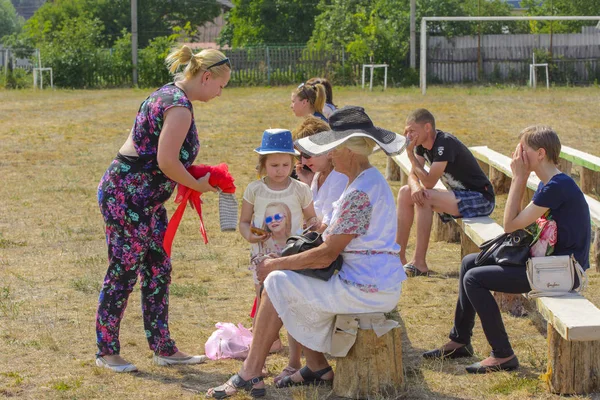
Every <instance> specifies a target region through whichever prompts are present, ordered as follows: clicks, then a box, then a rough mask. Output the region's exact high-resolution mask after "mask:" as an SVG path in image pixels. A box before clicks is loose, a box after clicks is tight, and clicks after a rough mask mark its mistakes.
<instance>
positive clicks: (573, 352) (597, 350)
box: [543, 323, 600, 394]
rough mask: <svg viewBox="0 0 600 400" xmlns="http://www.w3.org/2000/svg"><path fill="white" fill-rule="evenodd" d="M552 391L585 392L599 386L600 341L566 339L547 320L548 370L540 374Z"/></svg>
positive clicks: (594, 389)
mask: <svg viewBox="0 0 600 400" xmlns="http://www.w3.org/2000/svg"><path fill="white" fill-rule="evenodd" d="M543 378H544V380H545V381H546V383H547V384H548V389H549V390H550V391H551V392H552V393H559V394H585V393H593V392H598V391H599V390H600V341H590V342H572V341H568V340H565V339H564V338H563V337H562V336H561V335H560V334H559V333H558V332H557V331H556V330H555V329H554V327H553V326H552V324H551V323H548V370H547V372H546V374H545V375H543Z"/></svg>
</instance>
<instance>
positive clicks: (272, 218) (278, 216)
mask: <svg viewBox="0 0 600 400" xmlns="http://www.w3.org/2000/svg"><path fill="white" fill-rule="evenodd" d="M284 217H285V215H283V214H279V213H277V214H275V215H272V216H271V215H269V216H268V217H267V218H265V223H266V224H270V223H271V222H273V221H276V222H279V221H281V220H282V219H283V218H284Z"/></svg>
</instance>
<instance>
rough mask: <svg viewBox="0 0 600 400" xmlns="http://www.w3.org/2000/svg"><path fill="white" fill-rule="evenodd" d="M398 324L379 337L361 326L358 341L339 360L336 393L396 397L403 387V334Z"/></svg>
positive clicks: (354, 397)
mask: <svg viewBox="0 0 600 400" xmlns="http://www.w3.org/2000/svg"><path fill="white" fill-rule="evenodd" d="M401 336H402V335H401V330H400V328H394V329H392V330H391V331H389V332H388V333H386V334H385V335H383V336H381V337H379V338H378V337H377V335H376V334H375V331H373V330H372V329H366V330H363V329H358V332H357V336H356V342H355V343H354V346H353V347H352V348H351V349H350V351H349V352H348V355H347V356H346V357H343V358H338V359H337V362H336V370H335V379H334V381H333V393H334V394H335V395H336V396H340V397H345V398H350V399H367V398H368V399H373V398H384V397H385V398H395V397H396V396H397V394H398V392H400V391H401V390H402V388H403V386H402V385H403V383H404V371H403V369H402V337H401Z"/></svg>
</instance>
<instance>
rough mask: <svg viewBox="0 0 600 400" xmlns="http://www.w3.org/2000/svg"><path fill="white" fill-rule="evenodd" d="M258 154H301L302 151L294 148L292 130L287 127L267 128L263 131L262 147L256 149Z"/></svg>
mask: <svg viewBox="0 0 600 400" xmlns="http://www.w3.org/2000/svg"><path fill="white" fill-rule="evenodd" d="M254 151H255V152H257V153H258V154H276V153H284V154H293V155H295V156H299V155H300V152H298V150H296V149H294V141H293V140H292V132H290V131H288V130H287V129H267V130H266V131H264V132H263V136H262V143H261V144H260V147H257V148H256V149H254Z"/></svg>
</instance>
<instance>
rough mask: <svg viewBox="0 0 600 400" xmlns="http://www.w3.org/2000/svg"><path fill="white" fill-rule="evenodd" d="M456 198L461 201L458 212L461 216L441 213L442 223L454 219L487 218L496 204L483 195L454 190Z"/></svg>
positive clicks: (469, 191)
mask: <svg viewBox="0 0 600 400" xmlns="http://www.w3.org/2000/svg"><path fill="white" fill-rule="evenodd" d="M452 193H454V196H455V197H456V198H457V199H458V200H459V202H458V212H459V214H460V215H454V216H452V215H449V214H446V213H440V217H441V218H442V221H444V222H448V221H450V220H452V218H475V217H485V216H488V215H490V214H491V213H492V211H494V207H495V206H496V204H495V203H494V202H491V201H489V200H488V199H486V198H485V197H484V196H483V194H482V193H480V192H474V191H471V190H454V191H452Z"/></svg>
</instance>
